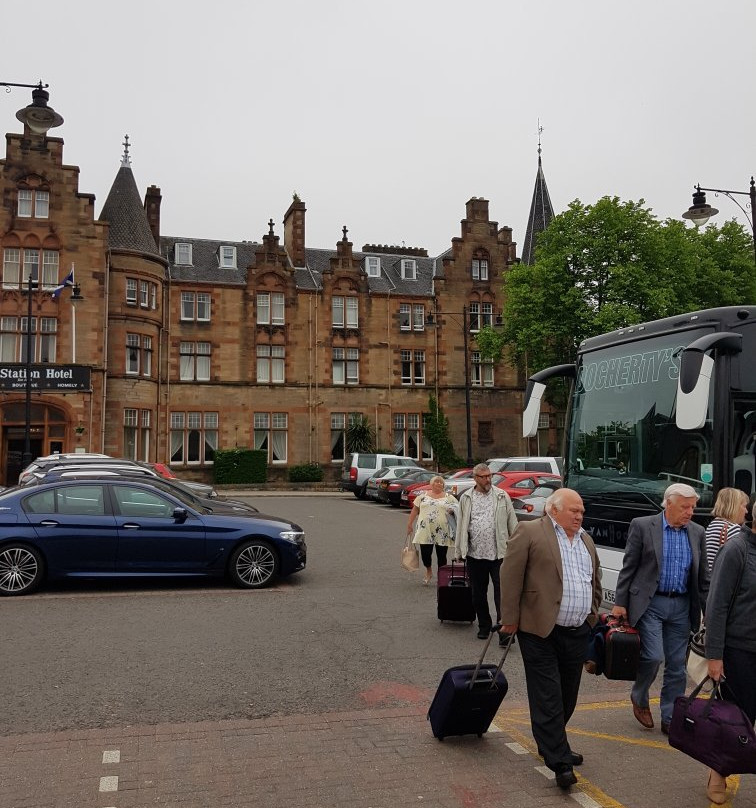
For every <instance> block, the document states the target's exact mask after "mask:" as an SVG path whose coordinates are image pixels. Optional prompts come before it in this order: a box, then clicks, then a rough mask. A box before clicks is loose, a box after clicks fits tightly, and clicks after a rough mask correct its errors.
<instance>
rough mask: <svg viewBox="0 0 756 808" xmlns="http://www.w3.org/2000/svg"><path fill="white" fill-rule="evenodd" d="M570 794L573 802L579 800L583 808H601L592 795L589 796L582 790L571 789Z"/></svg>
mask: <svg viewBox="0 0 756 808" xmlns="http://www.w3.org/2000/svg"><path fill="white" fill-rule="evenodd" d="M570 796H571V797H572V799H573V800H575V802H579V803H580V804H581V805H582V806H583V808H601V805H600V804H599V803H597V802H596V800H594V799H593V797H589V796H588V795H587V794H585V793H584V792H583V791H573V792H572V793H571V794H570Z"/></svg>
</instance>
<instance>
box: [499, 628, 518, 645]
mask: <svg viewBox="0 0 756 808" xmlns="http://www.w3.org/2000/svg"><path fill="white" fill-rule="evenodd" d="M511 636H512V635H511V634H502V633H501V632H499V647H500V648H505V647H506V645H507V643H508V642H509V638H510V637H511ZM514 644H515V641H514V638H513V639H512V645H514Z"/></svg>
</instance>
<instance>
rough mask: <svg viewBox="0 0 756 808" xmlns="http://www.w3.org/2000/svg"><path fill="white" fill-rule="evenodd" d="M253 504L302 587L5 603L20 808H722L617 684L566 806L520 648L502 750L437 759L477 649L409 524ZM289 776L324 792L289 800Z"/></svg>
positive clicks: (580, 711)
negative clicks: (409, 534) (444, 600)
mask: <svg viewBox="0 0 756 808" xmlns="http://www.w3.org/2000/svg"><path fill="white" fill-rule="evenodd" d="M245 499H248V501H249V502H250V503H252V504H254V505H255V506H257V507H259V508H260V510H261V511H263V512H266V511H268V512H269V511H273V512H281V513H284V512H285V513H287V514H288V516H289V518H291V519H292V520H294V521H295V522H296V523H298V524H301V525H302V526H303V527H304V528H305V530H306V532H307V536H308V549H309V550H310V557H309V558H308V566H307V569H306V570H304V571H302V572H301V573H299V574H297V575H295V576H291V577H290V578H287V579H284V580H281V581H279V582H278V583H277V584H275V585H274V586H272V587H269V588H267V589H264V590H256V591H249V590H241V589H236V588H233V587H231V586H229V585H228V584H227V583H226V582H224V581H222V580H218V581H209V582H204V581H197V582H184V583H181V584H176V583H170V582H165V581H154V582H146V583H141V584H139V585H138V586H137V585H135V584H134V583H132V582H128V583H124V582H112V581H109V582H97V581H95V582H84V581H81V580H77V581H69V582H66V583H65V584H60V583H58V584H55V585H51V586H49V587H45V588H44V589H40V590H39V591H38V592H37V593H36V594H33V595H31V596H29V597H26V598H15V599H10V600H6V601H4V602H3V630H4V639H5V640H7V642H8V643H9V646H8V647H12V648H13V653H12V654H7V655H6V657H5V659H4V664H3V667H2V669H0V687H2V689H3V693H4V695H5V706H4V710H3V714H2V716H0V779H2V782H3V786H4V789H5V790H4V793H3V797H2V798H0V804H2V805H3V808H5V806H6V805H7V806H8V808H15V806H16V805H22V804H31V805H37V804H39V805H43V804H47V805H61V806H64V805H66V806H67V805H107V806H124V808H126V806H131V805H133V806H137V805H148V804H153V803H158V802H159V803H160V804H163V805H173V806H177V805H179V804H181V805H182V808H205V806H207V805H208V804H223V802H224V800H225V802H226V803H228V804H229V805H234V806H235V807H236V808H251V806H255V807H256V808H258V807H259V806H264V808H284V806H291V805H307V806H323V808H332V806H337V805H339V804H340V803H341V804H344V803H345V800H348V801H351V803H352V804H354V805H359V806H374V807H375V808H394V806H401V805H409V804H413V805H426V806H428V805H435V806H446V805H449V806H471V808H473V807H474V808H483V807H484V806H485V808H488V806H491V808H493V806H496V808H522V806H524V805H532V806H538V805H568V806H577V805H580V806H583V807H584V808H596V806H602V808H656V806H658V805H677V804H680V803H681V802H682V804H686V805H687V804H690V805H692V806H696V805H701V806H705V805H707V802H706V798H705V790H704V789H705V770H704V768H703V767H702V766H700V765H699V764H697V763H695V762H693V761H691V760H690V759H689V758H686V757H685V756H684V755H682V754H681V753H679V752H677V751H675V750H673V749H671V747H670V746H669V744H668V743H667V740H666V738H665V737H664V736H662V734H661V733H660V732H659V731H658V729H657V730H653V731H647V730H644V729H643V728H642V727H640V725H639V724H638V723H637V722H636V721H635V719H634V718H633V715H632V711H631V708H630V703H629V683H626V682H610V681H608V680H606V679H604V678H603V677H588V676H585V677H584V679H583V685H582V687H581V694H580V703H579V705H578V708H577V710H576V713H575V715H574V717H573V719H572V721H571V722H570V725H569V738H570V743H571V745H572V746H573V748H574V749H575V750H577V751H579V752H580V753H582V754H583V755H584V756H585V763H584V764H583V766H581V767H580V768H579V769H578V770H577V774H578V776H579V782H578V784H577V786H575V787H574V788H573V789H572V790H571V792H570V793H569V794H564V793H562V792H561V791H560V790H559V789H558V788H557V787H556V786H555V784H554V779H553V775H551V773H548V772H545V771H544V770H543V763H542V761H541V759H540V758H539V757H538V756H537V750H536V749H535V748H534V744H533V739H532V736H531V734H530V726H529V716H528V710H527V701H526V693H525V685H524V681H523V672H522V662H521V657H520V652H519V650H518V648H517V646H515V647H514V648H513V649H512V651H511V652H510V655H509V658H508V659H507V661H506V663H505V668H504V670H505V673H506V675H507V678H508V680H509V693H508V694H507V697H506V698H505V699H504V702H503V704H502V707H501V709H500V711H499V713H498V715H497V717H496V718H495V721H494V725H493V727H492V729H491V731H489V732H488V733H487V734H486V735H484V736H483V738H480V739H479V738H477V737H475V736H465V737H462V738H448V739H446V740H445V741H444V742H443V743H440V742H439V741H437V740H435V739H434V738H433V737H432V735H431V732H430V728H429V726H428V722H427V720H426V712H427V709H428V705H429V703H430V699H431V698H432V696H433V692H434V690H435V687H436V685H437V683H438V679H439V678H440V676H441V673H442V671H443V670H444V669H445V668H447V667H449V666H451V665H457V664H465V663H468V662H470V661H474V659H475V657H476V655H477V654H478V653H479V651H480V646H481V643H480V641H479V640H477V639H476V637H475V631H474V630H473V629H472V628H471V627H470V626H469V625H467V624H453V623H451V624H450V623H444V624H440V623H439V622H438V620H437V619H436V615H435V593H434V591H433V587H423V586H422V585H421V584H420V583H419V577H418V576H417V575H412V574H410V573H407V572H405V571H403V570H402V569H401V568H400V566H399V550H400V547H401V544H402V542H403V539H404V534H403V528H404V526H405V525H406V512H401V511H398V510H396V509H392V508H380V507H378V506H376V505H375V504H374V503H371V502H366V501H358V500H356V499H355V498H354V496H353V495H352V493H351V492H349V493H341V494H338V493H332V494H325V495H321V496H310V495H303V494H302V493H298V494H291V493H281V494H278V495H277V496H275V497H274V496H263V495H254V496H250V497H248V498H247V497H245ZM93 639H94V640H96V641H93ZM490 655H491V659H492V661H494V660H496V659H497V658H498V652H497V650H492V651H491V652H490ZM51 659H54V664H50V663H49V662H46V660H51ZM289 668H296V669H298V670H304V671H307V677H306V680H305V681H306V682H307V686H306V687H303V686H302V683H303V679H302V677H300V676H285V675H281V671H282V670H286V669H289ZM209 681H212V683H213V686H212V687H209V686H208V682H209ZM653 695H654V696H658V691H656V692H655V693H654V694H653ZM652 709H653V710H654V711H655V714H656V715H658V704H657V703H656V701H654V702H653V703H652ZM366 749H367V750H369V753H366V752H365V750H366ZM350 750H351V751H350ZM106 753H107V754H106ZM116 753H117V754H116ZM282 759H283V760H296V761H297V771H300V772H307V776H306V777H304V776H303V777H282V778H277V779H275V782H274V781H273V780H272V779H271V772H272V771H276V770H278V768H277V767H280V765H281V764H280V761H281V760H282ZM345 760H347V761H348V765H345ZM407 760H411V761H412V765H411V766H407V765H405V764H406V762H407ZM250 761H254V766H251V765H250ZM147 773H149V774H147ZM730 783H731V792H732V794H734V800H733V803H734V804H735V805H738V806H740V805H743V806H754V805H756V778H752V777H747V776H745V777H742V778H737V777H736V778H730ZM101 785H102V787H107V788H110V789H112V790H111V791H109V792H106V791H103V792H101V791H100V790H99V789H100V788H101ZM735 792H737V793H735ZM419 797H422V798H423V799H422V800H420V799H419ZM3 800H5V802H3Z"/></svg>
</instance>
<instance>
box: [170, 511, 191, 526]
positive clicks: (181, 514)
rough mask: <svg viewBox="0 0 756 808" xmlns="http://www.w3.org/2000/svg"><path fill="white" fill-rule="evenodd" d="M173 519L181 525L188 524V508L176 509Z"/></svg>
mask: <svg viewBox="0 0 756 808" xmlns="http://www.w3.org/2000/svg"><path fill="white" fill-rule="evenodd" d="M173 518H174V520H175V521H176V522H178V523H179V524H181V523H183V522H186V520H187V519H188V518H189V511H187V509H186V508H174V509H173Z"/></svg>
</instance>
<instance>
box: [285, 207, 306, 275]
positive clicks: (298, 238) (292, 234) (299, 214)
mask: <svg viewBox="0 0 756 808" xmlns="http://www.w3.org/2000/svg"><path fill="white" fill-rule="evenodd" d="M306 210H307V208H305V203H304V202H302V200H301V199H300V198H299V197H298V196H297V195H296V194H294V201H293V202H292V203H291V205H289V209H288V210H287V211H286V213H285V214H284V220H283V225H284V248H285V249H286V252H287V253H288V255H289V258H290V259H291V262H292V264H294V266H295V267H303V266H304V265H305V212H306Z"/></svg>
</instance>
